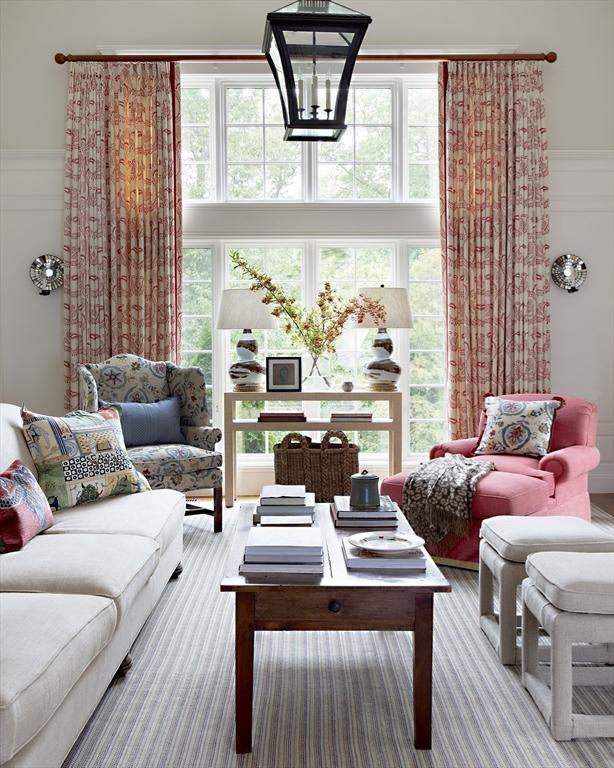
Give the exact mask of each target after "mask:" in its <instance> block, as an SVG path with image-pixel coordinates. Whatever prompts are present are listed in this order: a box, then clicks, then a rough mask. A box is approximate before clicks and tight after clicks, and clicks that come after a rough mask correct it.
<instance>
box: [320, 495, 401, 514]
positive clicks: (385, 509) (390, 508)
mask: <svg viewBox="0 0 614 768" xmlns="http://www.w3.org/2000/svg"><path fill="white" fill-rule="evenodd" d="M333 504H334V505H335V513H336V515H337V517H338V518H346V517H350V518H363V517H367V518H376V517H389V518H396V516H397V511H398V509H399V508H398V507H397V505H396V503H395V502H394V501H392V499H391V498H390V496H380V500H379V507H376V508H375V509H361V508H358V507H351V506H350V497H349V496H334V497H333Z"/></svg>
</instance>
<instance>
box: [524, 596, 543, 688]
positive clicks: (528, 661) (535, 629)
mask: <svg viewBox="0 0 614 768" xmlns="http://www.w3.org/2000/svg"><path fill="white" fill-rule="evenodd" d="M527 588H528V585H527ZM538 654H539V622H538V621H537V619H536V618H535V616H534V615H533V613H532V612H531V609H530V608H529V606H528V605H527V604H526V602H525V599H524V593H523V600H522V684H523V685H524V687H525V688H527V687H528V685H527V676H528V675H532V676H533V677H538V676H539V667H538V664H539V655H538Z"/></svg>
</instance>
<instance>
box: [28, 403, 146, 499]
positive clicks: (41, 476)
mask: <svg viewBox="0 0 614 768" xmlns="http://www.w3.org/2000/svg"><path fill="white" fill-rule="evenodd" d="M21 417H22V419H23V432H24V436H25V438H26V443H27V444H28V448H29V449H30V453H31V454H32V458H33V459H34V463H35V464H36V469H37V472H38V482H39V484H40V486H41V488H42V489H43V493H44V494H45V495H46V496H47V499H48V501H49V504H50V506H51V507H52V509H55V510H56V511H57V510H58V509H64V508H65V507H74V506H77V505H78V504H86V503H87V502H88V501H96V500H97V499H102V498H105V497H107V496H119V495H121V494H128V493H138V492H139V491H140V490H148V488H149V486H148V484H147V488H145V489H144V488H143V481H142V479H141V478H139V476H138V473H137V471H136V469H135V468H134V465H133V464H132V462H131V461H130V458H129V456H128V453H127V452H126V446H125V444H124V437H123V435H122V428H121V424H120V419H119V411H118V410H117V408H113V407H108V408H101V409H100V410H99V411H98V412H97V413H88V412H87V411H71V412H70V413H67V414H66V416H62V417H58V418H56V417H53V416H39V415H38V414H36V413H31V412H30V411H26V410H24V409H22V411H21Z"/></svg>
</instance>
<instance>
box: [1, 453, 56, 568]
mask: <svg viewBox="0 0 614 768" xmlns="http://www.w3.org/2000/svg"><path fill="white" fill-rule="evenodd" d="M51 525H53V514H52V513H51V508H50V507H49V502H48V501H47V499H46V497H45V494H44V493H43V492H42V490H41V488H40V486H39V484H38V483H37V482H36V478H35V477H34V474H33V473H32V471H31V470H30V469H28V467H26V465H25V464H24V463H23V462H22V461H21V460H20V459H15V461H14V462H13V463H12V464H11V465H10V466H9V467H8V469H6V470H5V471H4V472H3V473H2V474H0V553H1V552H16V551H18V550H20V549H21V548H22V547H23V546H24V544H27V543H28V541H30V539H32V538H33V537H34V536H36V534H38V533H40V532H41V531H44V530H45V528H49V526H51Z"/></svg>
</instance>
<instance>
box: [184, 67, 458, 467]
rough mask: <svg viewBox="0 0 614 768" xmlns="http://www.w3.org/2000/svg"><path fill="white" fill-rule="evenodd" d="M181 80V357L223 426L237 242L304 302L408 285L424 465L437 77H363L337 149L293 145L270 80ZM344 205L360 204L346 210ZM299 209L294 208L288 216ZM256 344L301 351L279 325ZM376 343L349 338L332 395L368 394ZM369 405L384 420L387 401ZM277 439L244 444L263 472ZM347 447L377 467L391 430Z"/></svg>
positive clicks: (413, 444)
mask: <svg viewBox="0 0 614 768" xmlns="http://www.w3.org/2000/svg"><path fill="white" fill-rule="evenodd" d="M184 86H185V87H184V88H183V106H182V122H183V152H182V156H183V173H184V199H185V200H186V206H185V217H184V236H185V237H186V248H185V250H184V270H183V271H184V285H183V349H182V356H183V362H184V363H185V364H188V365H200V366H202V367H203V368H204V370H205V373H206V375H207V381H208V383H210V385H211V386H210V387H209V389H210V391H211V397H212V401H213V404H214V406H215V408H216V417H215V418H217V419H218V421H217V423H221V421H220V420H219V419H220V417H221V405H222V393H223V391H224V390H225V389H227V388H228V387H229V386H230V383H229V381H228V377H227V369H228V366H229V364H230V362H231V361H232V360H234V357H235V345H236V341H237V336H238V334H239V332H240V329H237V331H236V332H230V333H229V332H218V331H216V330H215V327H214V313H215V311H216V310H217V301H218V300H219V295H220V293H221V290H222V289H223V288H225V287H243V286H245V285H247V281H245V280H243V279H242V278H241V277H240V276H239V275H238V274H237V273H236V272H234V271H233V270H232V269H231V268H230V266H229V260H228V252H229V251H230V250H231V249H234V248H236V249H238V250H240V251H241V252H242V254H243V255H244V256H246V257H247V258H248V259H249V260H250V261H251V262H253V263H254V264H256V265H257V266H258V267H259V268H261V269H263V270H264V271H265V272H268V273H269V274H271V275H272V276H273V278H274V279H275V280H276V281H277V282H279V283H281V284H282V285H283V286H284V289H285V290H286V291H289V292H291V293H294V294H295V295H296V296H297V297H299V298H300V299H301V301H302V302H303V303H304V304H305V305H307V306H312V305H313V304H314V303H315V301H316V300H317V294H318V290H319V289H320V288H321V287H322V285H323V284H324V282H326V281H328V282H330V283H332V285H333V286H334V287H335V288H336V289H337V290H338V291H339V292H340V293H341V294H342V295H345V296H350V295H356V294H357V293H359V291H360V289H361V288H363V287H369V286H377V285H380V284H382V283H383V284H385V285H388V286H404V287H407V288H408V289H409V293H410V301H411V307H412V314H413V318H414V327H413V329H412V330H394V331H393V337H394V341H395V352H394V358H395V359H396V360H398V361H399V363H400V364H401V366H402V368H403V378H402V382H401V383H402V387H403V391H404V393H405V398H404V403H405V409H404V412H405V424H404V445H405V449H406V451H405V452H406V458H408V457H410V456H414V455H416V454H418V455H423V454H424V453H425V452H426V451H428V449H429V448H430V447H431V446H432V445H433V444H434V443H435V442H438V441H439V440H441V439H442V437H444V436H445V408H444V402H445V396H444V355H443V349H444V344H443V308H442V288H441V265H440V261H441V259H440V253H439V248H438V247H436V244H437V242H438V239H439V238H438V235H439V232H438V227H439V218H438V212H437V208H436V198H437V90H436V87H435V76H434V75H433V76H432V77H431V79H429V76H424V75H420V76H419V77H418V76H416V78H415V79H412V77H400V76H395V77H392V76H391V77H390V80H389V81H388V80H386V79H385V78H383V79H379V78H378V80H377V81H375V80H371V81H369V82H364V83H361V82H360V81H359V80H356V81H355V87H353V88H352V89H351V93H350V97H349V101H348V113H347V122H348V129H347V131H346V133H345V135H344V137H343V138H342V140H341V141H340V142H339V143H318V142H314V143H301V142H284V141H283V132H284V131H283V123H282V116H281V109H280V104H279V96H278V93H277V91H276V89H275V88H274V87H273V86H272V85H267V84H266V81H261V80H256V79H251V80H250V79H248V80H246V81H245V82H241V81H240V80H238V79H236V78H235V79H233V78H230V77H222V76H220V77H219V78H210V79H209V80H207V79H206V77H205V76H199V79H198V80H196V81H194V82H192V81H190V78H189V77H188V78H186V80H185V82H184ZM212 137H213V138H212ZM211 146H215V151H214V152H212V151H211V149H210V147H211ZM348 201H350V202H352V205H350V206H348V205H340V203H343V202H348ZM415 201H418V202H420V205H419V206H413V203H414V202H415ZM288 202H293V203H295V205H294V206H292V207H285V204H286V203H288ZM211 203H224V205H221V206H216V205H211ZM245 203H256V204H257V205H253V204H252V205H248V206H245V205H244V204H245ZM303 203H306V205H304V204H303ZM370 203H377V205H372V204H371V205H370ZM386 203H390V204H391V205H390V206H387V205H385V204H386ZM425 203H426V205H425ZM363 204H364V205H363ZM393 204H396V205H393ZM358 231H360V232H361V233H362V235H361V234H358ZM211 232H213V233H215V234H214V236H213V237H209V236H207V235H206V234H205V235H203V233H211ZM203 237H205V238H206V239H203ZM188 246H189V247H188ZM255 334H256V336H257V339H258V344H259V347H260V352H259V357H260V359H261V360H262V361H263V362H264V359H265V358H266V356H267V355H273V356H275V355H296V354H300V353H301V352H302V350H296V349H293V348H292V347H291V346H290V342H289V340H288V338H287V337H286V335H285V334H284V332H283V331H282V330H279V331H258V330H255ZM373 334H374V331H368V330H357V329H353V328H347V329H346V331H345V332H344V333H343V335H342V336H341V337H340V339H339V341H338V344H337V353H336V354H335V355H334V356H333V358H332V359H331V361H330V371H329V373H330V375H331V378H332V379H333V382H334V384H335V386H337V387H338V386H339V385H340V383H341V382H342V381H345V380H352V381H354V382H356V384H357V386H361V385H364V384H365V381H364V379H363V378H362V370H363V368H364V366H365V364H366V363H367V362H368V360H370V359H371V357H372V348H371V345H372V339H373ZM286 405H287V404H286ZM265 407H267V408H271V409H275V408H282V403H281V402H280V403H276V402H271V401H267V402H266V406H265V402H264V401H255V402H253V403H244V404H241V405H240V406H239V408H238V414H239V416H240V417H243V418H245V419H249V418H256V417H257V415H258V413H259V412H260V410H262V409H264V408H265ZM299 407H300V406H299ZM348 407H352V406H348V403H347V402H343V401H342V402H337V403H327V402H323V403H320V404H314V403H305V404H304V408H305V409H306V410H307V411H308V412H309V413H310V415H311V416H316V415H317V413H318V411H317V409H318V408H319V413H320V415H322V416H325V415H328V413H330V412H331V411H333V410H345V409H347V408H348ZM357 407H359V408H361V409H363V410H367V409H368V410H371V411H373V413H374V415H375V416H384V415H386V414H385V413H384V411H385V408H386V406H385V404H384V403H381V402H378V401H368V400H367V401H365V402H364V403H362V404H361V405H360V406H357ZM314 409H315V410H314ZM280 436H281V435H280V434H279V433H274V432H273V433H266V432H260V431H254V432H245V433H241V434H240V437H239V446H238V448H239V451H240V452H242V453H244V454H247V455H251V456H252V457H253V459H254V462H256V464H257V461H258V456H261V457H262V460H263V461H266V459H267V457H268V456H269V455H270V453H271V452H272V447H273V445H274V444H275V443H276V442H278V441H279V438H280ZM350 439H354V440H356V441H358V442H359V443H360V445H361V448H362V450H363V452H364V453H365V455H371V456H372V457H374V459H373V460H376V458H377V456H380V455H382V456H383V455H384V454H385V452H386V447H387V446H386V441H387V435H386V434H385V433H382V432H371V433H363V432H361V433H356V434H355V435H350ZM268 461H270V456H269V458H268Z"/></svg>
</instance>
